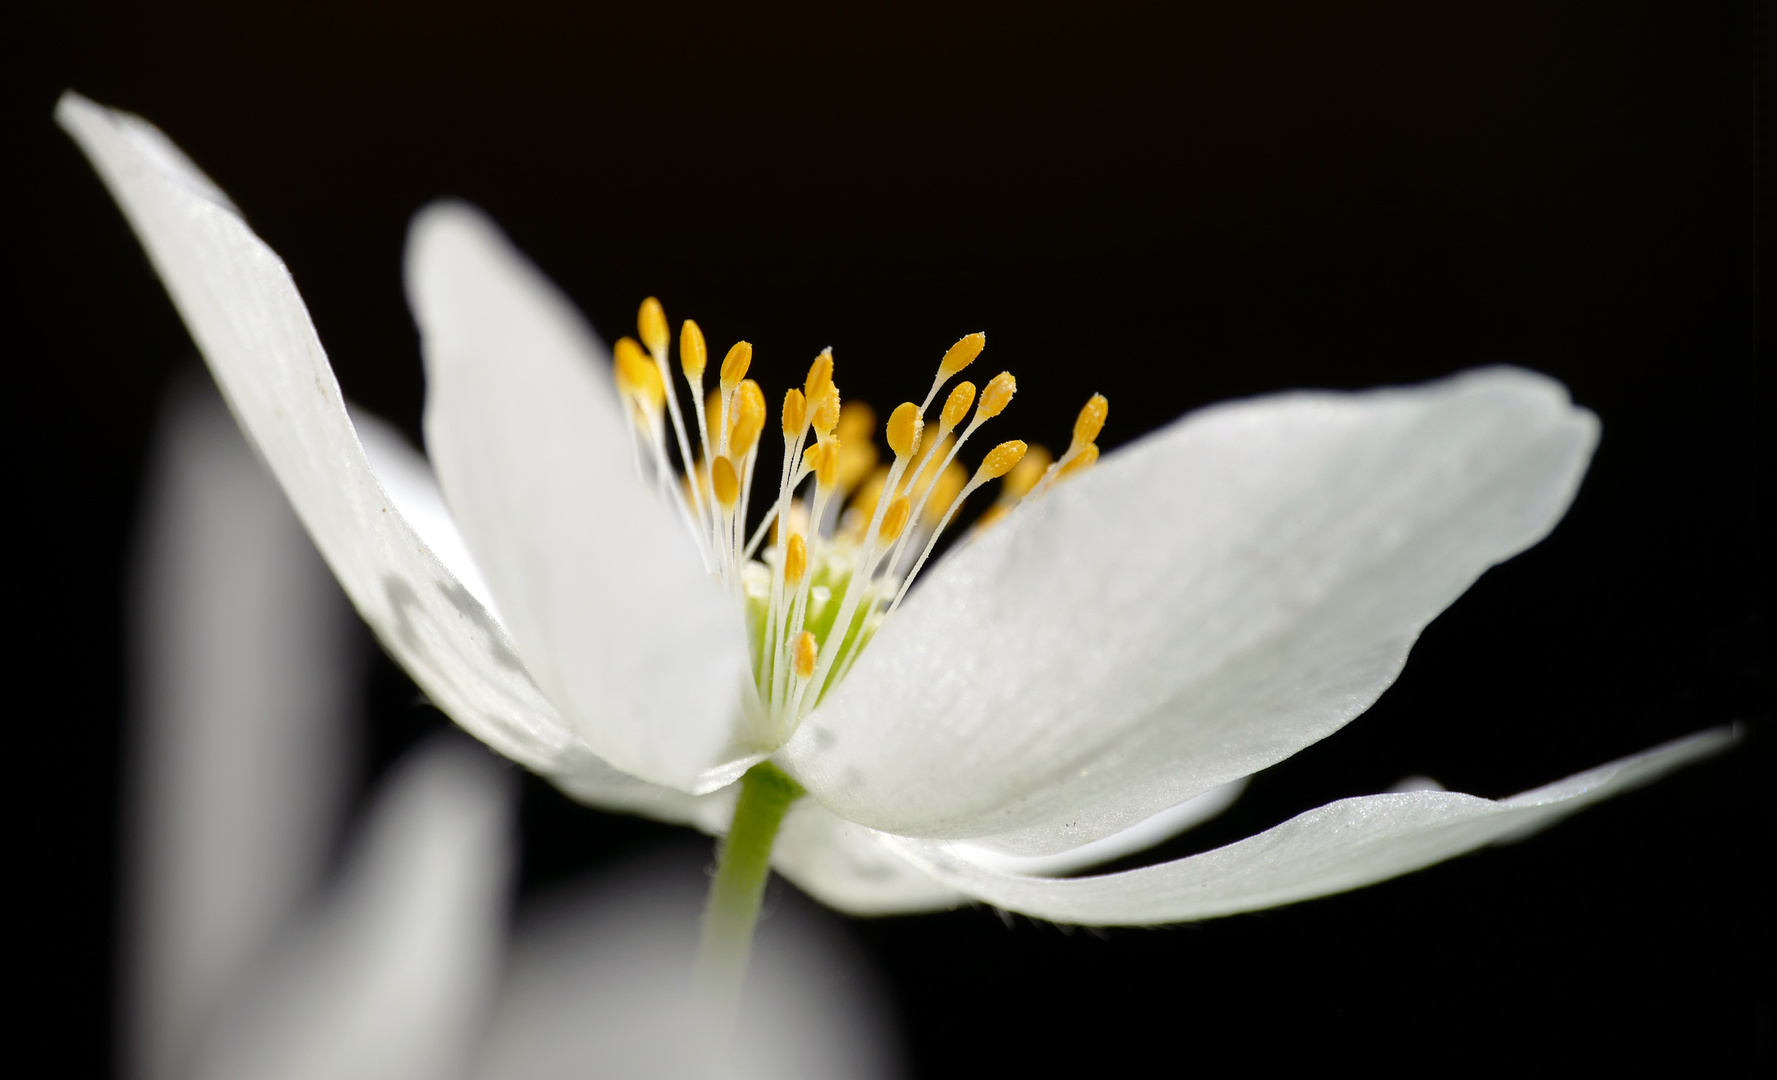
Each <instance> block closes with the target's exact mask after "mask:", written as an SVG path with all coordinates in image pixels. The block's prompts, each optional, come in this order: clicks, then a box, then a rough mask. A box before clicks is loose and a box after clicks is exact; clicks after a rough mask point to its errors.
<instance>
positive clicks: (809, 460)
mask: <svg viewBox="0 0 1777 1080" xmlns="http://www.w3.org/2000/svg"><path fill="white" fill-rule="evenodd" d="M826 453H827V444H826V443H815V444H814V445H813V446H811V447H809V448H808V449H806V450H804V451H802V467H803V468H804V469H807V470H808V471H809V472H818V471H820V467H821V458H823V457H825V456H826Z"/></svg>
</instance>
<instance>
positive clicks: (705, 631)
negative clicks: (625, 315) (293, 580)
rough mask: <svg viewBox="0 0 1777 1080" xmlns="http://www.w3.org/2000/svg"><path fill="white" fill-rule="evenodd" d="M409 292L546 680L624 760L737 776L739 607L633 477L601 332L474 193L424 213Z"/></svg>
mask: <svg viewBox="0 0 1777 1080" xmlns="http://www.w3.org/2000/svg"><path fill="white" fill-rule="evenodd" d="M407 291H408V298H409V302H410V303H411V305H412V307H413V311H414V317H415V319H416V320H417V321H418V323H419V326H420V337H421V344H422V346H423V349H424V353H425V358H426V377H427V392H426V442H427V445H428V448H429V450H430V452H431V456H432V460H433V463H434V465H435V467H436V468H437V470H438V476H439V480H440V483H441V485H442V487H443V489H444V492H445V497H446V499H447V501H448V502H449V504H450V507H451V510H452V511H453V512H454V514H455V516H456V520H457V522H458V524H459V525H460V526H461V527H462V530H463V534H464V536H465V537H467V539H468V542H469V548H470V550H471V551H473V552H474V553H475V560H476V562H477V564H478V565H480V566H481V568H482V569H483V570H484V571H485V572H486V574H487V577H488V582H489V584H490V585H492V587H493V591H494V596H495V597H496V599H497V600H498V603H499V605H500V610H501V611H502V612H503V613H504V615H505V617H506V625H507V626H509V627H510V628H511V630H512V634H513V637H514V638H516V639H517V641H518V642H519V644H520V645H521V646H522V647H523V651H524V655H525V658H526V661H527V664H528V667H529V669H530V672H531V674H532V675H533V676H534V677H535V678H536V680H537V683H538V685H540V686H542V687H543V688H544V689H545V691H547V692H548V694H549V697H550V700H551V701H554V702H555V703H556V704H557V705H558V706H560V707H561V709H562V711H563V713H564V714H565V715H567V716H568V717H569V718H570V719H571V720H572V722H573V724H574V727H575V730H576V731H577V732H579V734H580V735H581V737H582V738H584V739H585V740H586V742H587V743H588V744H589V745H590V746H591V747H592V749H593V750H594V751H595V752H597V753H598V754H599V755H600V756H602V757H604V758H605V759H606V760H608V761H610V762H612V763H613V764H615V765H617V766H618V767H619V768H622V769H624V770H625V771H627V772H631V773H634V774H635V775H637V776H640V777H643V778H644V779H647V780H651V781H653V782H655V783H660V784H666V785H669V786H673V787H678V788H682V789H684V790H687V791H705V790H710V789H712V788H714V787H719V786H721V785H722V784H725V783H727V782H729V781H731V780H733V779H734V778H735V777H736V776H738V775H739V770H740V769H744V767H745V763H744V762H743V763H739V764H738V765H737V763H736V759H738V758H742V757H745V755H746V751H745V750H738V751H737V750H735V748H734V744H735V742H736V738H737V731H738V726H739V725H738V720H739V718H740V713H739V703H740V690H741V688H742V686H743V685H744V680H745V678H746V670H747V653H746V635H745V630H744V628H743V626H742V624H741V618H740V611H739V607H738V605H736V604H735V603H734V602H733V601H732V600H731V599H730V598H729V597H728V596H727V595H726V594H725V593H724V592H723V590H722V588H721V587H720V585H719V584H718V583H717V582H716V581H714V580H713V579H712V578H711V577H710V575H708V574H707V573H705V572H704V570H703V567H702V563H701V561H700V560H699V558H698V555H697V553H696V547H695V545H694V542H693V540H692V538H691V536H690V534H689V532H688V531H687V530H686V528H685V527H684V526H683V525H682V524H681V523H680V521H679V519H678V518H676V517H675V516H674V513H673V510H672V509H671V508H670V507H669V506H668V505H666V503H665V502H664V501H662V500H661V499H660V498H659V497H658V495H657V494H656V493H655V492H653V491H651V490H649V489H648V488H646V487H645V486H643V485H642V484H640V483H639V482H637V480H636V479H635V474H634V464H633V462H632V454H631V450H630V446H629V444H630V439H629V436H628V434H627V429H626V427H625V424H624V421H623V415H622V413H621V411H620V409H619V405H618V402H617V400H616V395H615V393H614V392H613V390H612V388H611V385H610V374H609V367H610V361H609V359H608V357H607V355H606V353H605V350H604V347H603V346H602V345H600V344H599V341H598V339H597V338H596V337H595V336H594V335H593V332H592V330H591V328H590V327H588V326H587V325H586V323H585V321H584V320H583V319H582V318H581V317H580V315H579V313H578V312H577V311H575V310H574V308H573V305H572V304H570V303H569V302H568V300H567V299H566V298H565V297H563V296H562V295H561V293H560V292H558V291H557V290H556V289H555V287H554V286H553V285H551V284H550V283H549V282H548V281H547V280H546V279H545V278H544V277H543V275H542V273H541V272H540V271H538V270H537V268H536V267H534V266H532V265H531V264H530V262H529V261H528V260H526V259H525V258H524V256H522V255H520V254H519V253H518V252H517V251H516V250H514V249H513V247H512V245H511V244H510V243H509V242H508V241H507V240H506V238H505V237H504V236H502V235H501V234H500V232H499V230H498V229H497V228H496V227H495V226H494V225H493V224H492V223H491V222H489V221H488V220H487V219H486V218H485V217H484V216H482V215H481V214H480V213H479V212H478V211H476V210H474V209H472V208H470V207H468V206H465V205H463V204H460V203H438V204H434V205H433V206H430V207H428V208H427V209H425V210H423V211H421V212H420V214H419V215H418V216H417V217H416V218H415V219H414V222H413V227H412V229H411V230H410V232H409V236H408V249H407ZM724 766H726V767H725V768H724ZM712 770H714V771H713V772H712Z"/></svg>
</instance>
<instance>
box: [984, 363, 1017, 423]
mask: <svg viewBox="0 0 1777 1080" xmlns="http://www.w3.org/2000/svg"><path fill="white" fill-rule="evenodd" d="M1017 392H1018V380H1017V379H1014V378H1013V377H1012V373H1011V372H1010V371H1002V372H1000V373H999V374H998V375H995V376H994V377H993V378H991V379H989V380H987V388H986V389H985V390H983V391H981V405H980V407H979V408H977V409H976V410H975V419H976V420H992V419H993V418H994V417H996V416H998V415H999V414H1000V413H1003V412H1005V411H1006V406H1007V405H1010V404H1012V395H1013V394H1016V393H1017Z"/></svg>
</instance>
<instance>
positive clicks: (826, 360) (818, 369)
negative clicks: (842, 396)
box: [802, 349, 833, 401]
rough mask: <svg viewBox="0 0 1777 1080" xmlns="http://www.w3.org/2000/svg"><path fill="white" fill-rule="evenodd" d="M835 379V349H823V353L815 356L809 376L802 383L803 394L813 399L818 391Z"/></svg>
mask: <svg viewBox="0 0 1777 1080" xmlns="http://www.w3.org/2000/svg"><path fill="white" fill-rule="evenodd" d="M832 381H833V350H832V349H822V350H821V355H819V356H817V357H815V358H814V363H813V364H810V365H809V367H808V378H807V379H805V380H803V383H802V396H803V397H806V398H807V399H808V400H810V401H813V400H815V398H816V396H817V395H816V391H818V390H820V388H821V387H823V386H826V385H828V384H829V383H831V382H832Z"/></svg>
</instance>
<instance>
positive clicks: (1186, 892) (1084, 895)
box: [903, 728, 1736, 926]
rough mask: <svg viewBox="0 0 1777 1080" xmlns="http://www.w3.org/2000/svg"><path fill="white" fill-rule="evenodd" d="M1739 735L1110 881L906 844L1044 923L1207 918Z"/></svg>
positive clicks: (1417, 858)
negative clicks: (1054, 874) (1013, 869)
mask: <svg viewBox="0 0 1777 1080" xmlns="http://www.w3.org/2000/svg"><path fill="white" fill-rule="evenodd" d="M1735 737H1736V735H1735V733H1734V731H1733V730H1732V729H1729V728H1716V729H1714V730H1710V731H1704V732H1699V733H1698V734H1696V735H1691V736H1688V737H1686V738H1683V739H1678V740H1676V741H1674V742H1670V743H1667V744H1665V745H1663V746H1658V747H1655V748H1653V749H1651V750H1647V751H1644V752H1642V753H1640V754H1636V755H1633V756H1631V757H1626V758H1622V759H1620V760H1618V761H1614V762H1611V763H1610V764H1608V765H1602V766H1600V767H1598V768H1596V769H1591V770H1589V771H1587V772H1583V773H1579V774H1576V775H1574V776H1570V777H1568V778H1567V779H1565V780H1562V781H1559V782H1557V783H1554V784H1550V785H1548V786H1547V787H1541V788H1537V789H1536V790H1534V791H1527V792H1524V793H1523V794H1521V795H1515V796H1513V797H1511V798H1509V799H1504V800H1501V801H1499V802H1494V801H1492V800H1490V799H1478V798H1475V797H1474V796H1473V795H1459V794H1456V793H1453V792H1443V791H1413V792H1403V793H1398V794H1390V795H1369V796H1364V797H1362V798H1356V799H1342V800H1340V801H1338V802H1335V803H1329V804H1327V805H1326V806H1322V807H1320V808H1319V809H1316V810H1310V811H1309V812H1308V813H1306V814H1302V815H1300V816H1299V817H1295V818H1291V819H1290V820H1289V821H1286V822H1284V823H1283V824H1282V825H1279V826H1277V827H1276V828H1273V829H1269V830H1267V831H1265V832H1262V833H1260V834H1259V835H1257V836H1254V837H1251V838H1249V839H1246V840H1242V841H1240V842H1239V843H1235V844H1229V845H1228V846H1227V847H1223V848H1217V849H1216V850H1214V851H1209V852H1205V853H1204V854H1202V855H1193V856H1191V857H1189V858H1185V859H1179V860H1177V861H1176V862H1169V863H1162V864H1160V865H1158V866H1148V867H1143V868H1142V869H1140V870H1130V871H1127V872H1125V873H1121V874H1106V875H1104V876H1101V877H1084V878H1037V877H1021V876H1018V875H1014V874H1008V873H1004V872H1002V871H997V870H992V869H988V868H986V867H983V866H979V865H976V864H974V863H971V862H969V861H968V860H966V859H964V858H962V857H960V856H959V855H957V854H956V852H955V851H954V850H951V849H952V847H953V845H950V844H946V843H945V842H943V841H930V840H926V841H903V844H904V847H905V850H906V851H907V852H908V854H909V857H911V858H915V859H918V860H919V861H921V862H922V863H923V864H924V865H925V867H926V869H927V871H928V872H930V873H931V874H932V875H933V876H934V877H936V878H938V879H939V880H940V881H944V882H946V883H948V884H949V885H951V886H952V887H954V888H957V889H960V890H962V891H964V892H967V893H969V894H970V895H972V896H974V897H975V898H977V899H979V900H984V901H986V902H987V903H990V904H993V905H995V906H996V907H1001V908H1005V909H1007V910H1009V911H1017V912H1022V913H1024V914H1026V915H1030V916H1033V917H1035V918H1040V919H1053V920H1055V921H1056V922H1068V923H1083V924H1087V925H1100V926H1108V925H1131V926H1133V925H1152V924H1155V923H1167V922H1183V921H1186V920H1192V919H1210V918H1215V917H1217V916H1221V915H1232V914H1234V913H1236V912H1241V911H1258V910H1260V909H1263V908H1271V907H1278V906H1280V905H1283V904H1293V903H1295V902H1297V901H1299V900H1307V899H1311V898H1313V897H1316V896H1327V895H1329V894H1331V893H1337V892H1344V891H1346V890H1348V889H1356V888H1359V887H1361V886H1364V885H1370V884H1374V883H1375V882H1378V881H1386V880H1387V879H1389V878H1392V877H1398V876H1400V875H1401V874H1406V873H1410V872H1412V871H1414V870H1418V869H1421V868H1423V867H1427V866H1430V865H1432V864H1433V863H1437V862H1442V861H1443V860H1445V859H1448V858H1452V857H1454V856H1457V855H1461V854H1463V853H1465V852H1469V851H1473V850H1475V849H1476V848H1479V847H1483V846H1485V845H1487V844H1497V843H1503V842H1507V841H1512V840H1518V839H1522V838H1523V837H1525V836H1528V835H1530V834H1531V833H1534V832H1536V831H1538V830H1540V829H1543V828H1546V827H1548V826H1549V825H1552V824H1554V823H1555V822H1557V821H1559V820H1560V819H1562V818H1564V817H1566V816H1567V815H1569V814H1572V813H1574V812H1575V811H1577V810H1580V809H1582V808H1584V807H1586V806H1588V805H1590V804H1592V803H1594V802H1597V801H1599V800H1601V799H1607V798H1610V797H1611V796H1613V795H1620V794H1622V793H1624V792H1626V791H1630V790H1633V789H1634V788H1636V787H1639V786H1641V785H1642V784H1646V783H1648V782H1650V781H1652V780H1654V779H1656V778H1658V777H1659V776H1661V775H1662V774H1664V773H1666V772H1669V771H1671V770H1672V769H1675V768H1678V767H1679V766H1681V765H1687V764H1689V763H1691V762H1693V761H1697V760H1699V759H1701V758H1704V757H1707V756H1709V755H1711V754H1714V753H1717V752H1719V751H1721V750H1722V749H1724V748H1725V747H1727V746H1728V745H1729V744H1730V743H1731V742H1733V741H1734V739H1735Z"/></svg>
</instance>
